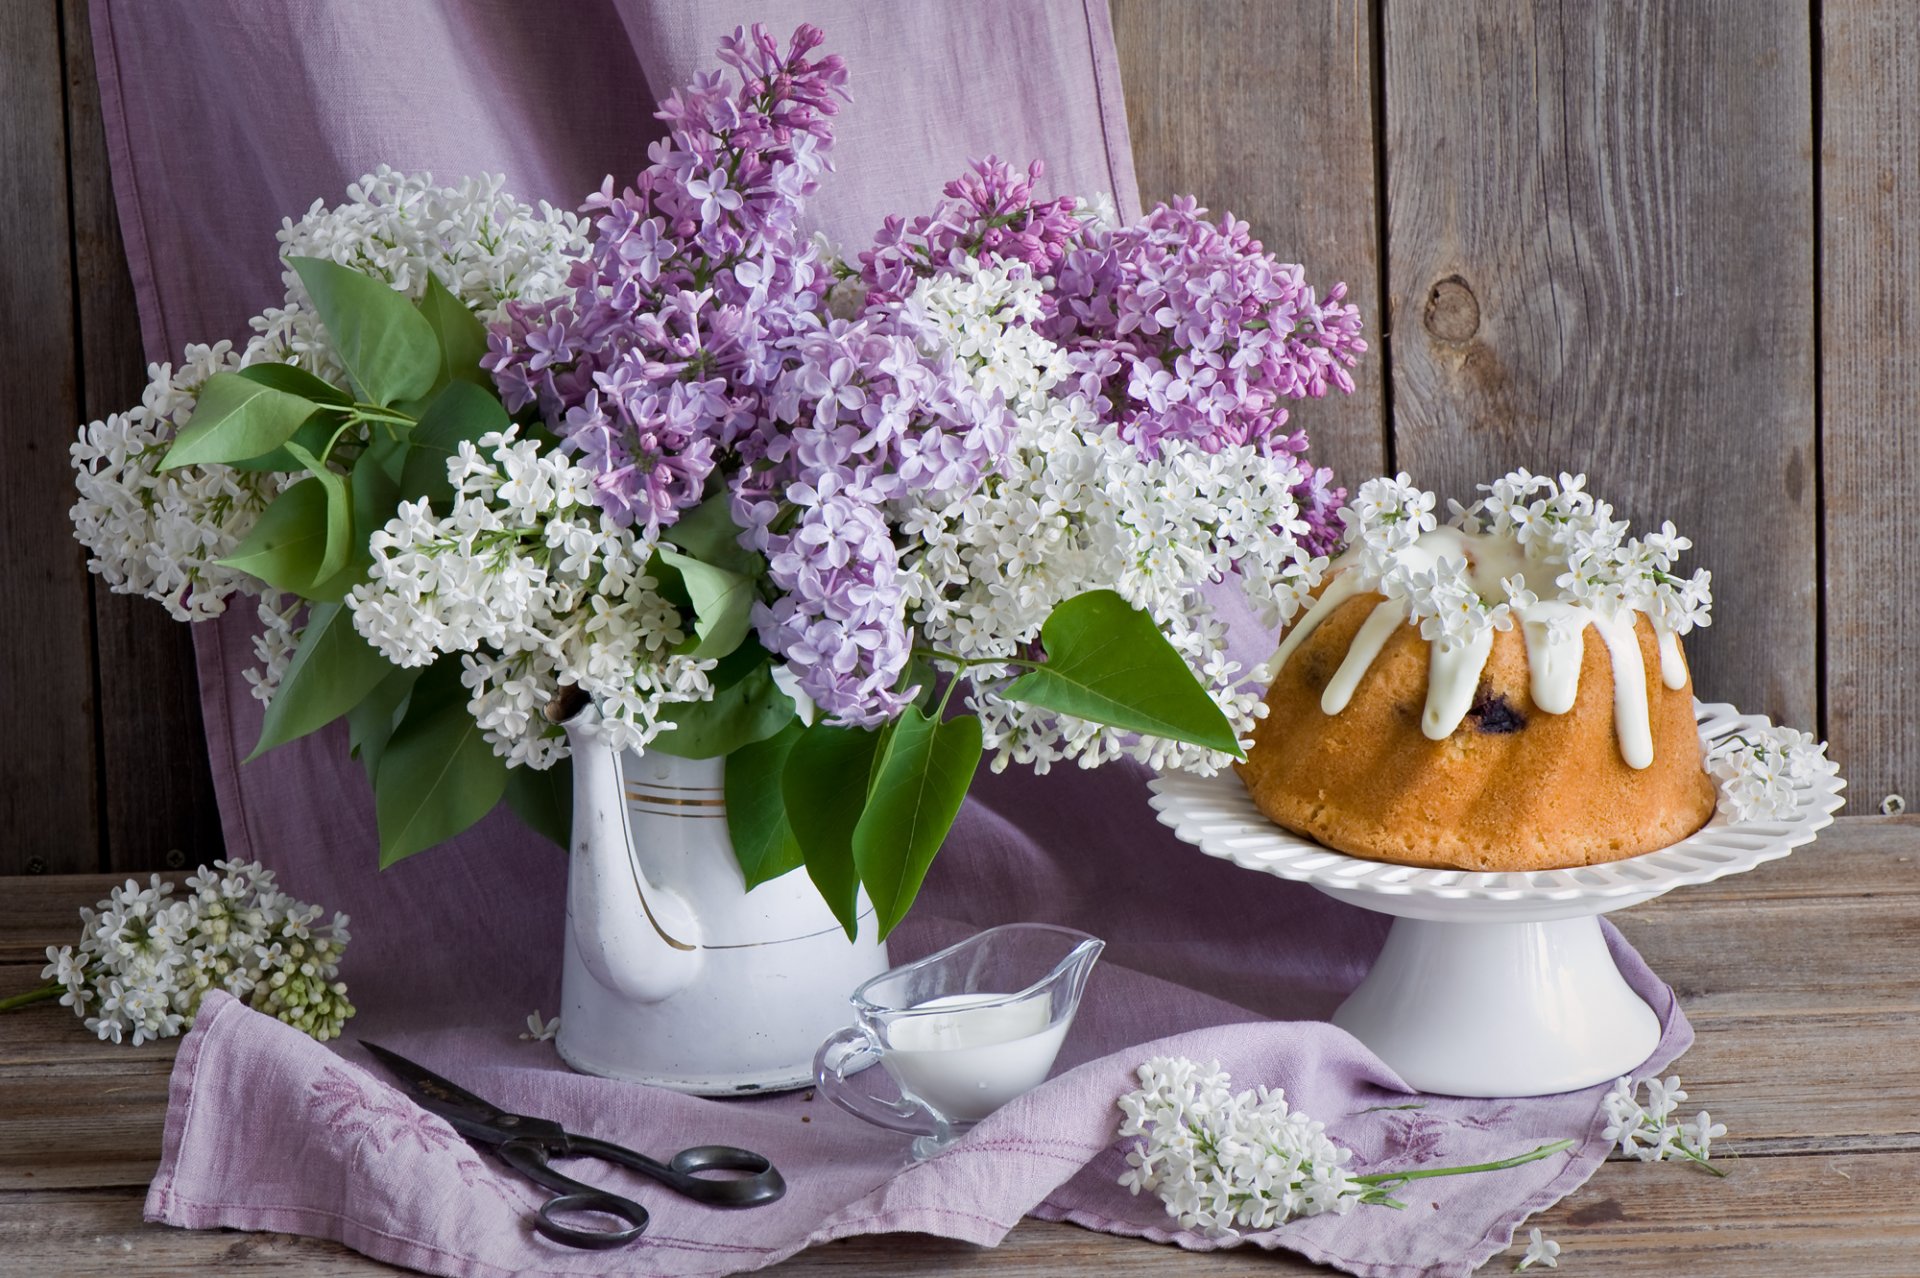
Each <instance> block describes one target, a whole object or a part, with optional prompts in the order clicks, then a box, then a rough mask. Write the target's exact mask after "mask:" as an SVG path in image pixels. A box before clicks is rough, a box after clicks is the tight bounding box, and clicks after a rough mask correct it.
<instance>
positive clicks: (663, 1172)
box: [550, 1136, 787, 1207]
mask: <svg viewBox="0 0 1920 1278" xmlns="http://www.w3.org/2000/svg"><path fill="white" fill-rule="evenodd" d="M567 1153H569V1154H571V1155H573V1156H575V1157H586V1158H604V1159H605V1160H607V1161H608V1162H610V1163H618V1164H619V1165H620V1166H622V1167H629V1168H632V1169H633V1170H634V1171H637V1172H639V1173H640V1174H641V1175H643V1176H651V1177H653V1179H655V1180H657V1181H659V1182H660V1183H661V1184H663V1185H665V1186H666V1187H667V1188H669V1189H671V1190H673V1192H674V1193H676V1194H679V1195H680V1196H681V1197H683V1198H691V1199H693V1201H695V1202H697V1203H705V1204H706V1205H707V1206H709V1207H764V1206H765V1205H766V1204H768V1203H770V1202H774V1201H775V1200H777V1199H778V1198H780V1196H781V1195H783V1194H785V1193H786V1192H787V1182H786V1181H785V1180H784V1179H783V1178H782V1177H781V1175H780V1172H779V1169H778V1168H776V1167H774V1165H773V1164H772V1163H771V1162H769V1161H767V1159H766V1158H765V1157H764V1156H762V1155H760V1154H756V1153H754V1152H753V1151H752V1150H750V1149H741V1148H740V1147H739V1146H737V1145H695V1146H694V1147H693V1148H691V1149H683V1150H681V1151H680V1152H679V1153H677V1154H675V1155H674V1156H673V1159H672V1161H670V1162H665V1163H662V1162H659V1161H657V1160H655V1159H652V1158H648V1157H647V1156H646V1155H645V1154H642V1153H637V1152H635V1151H634V1150H631V1149H628V1148H627V1147H626V1146H624V1145H616V1144H614V1143H613V1142H612V1141H608V1140H600V1139H598V1138H597V1137H593V1136H571V1137H569V1138H568V1139H567ZM702 1172H745V1173H746V1175H744V1176H703V1175H701V1174H700V1173H702ZM550 1188H561V1187H560V1186H550Z"/></svg>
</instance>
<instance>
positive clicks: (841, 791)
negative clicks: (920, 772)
mask: <svg viewBox="0 0 1920 1278" xmlns="http://www.w3.org/2000/svg"><path fill="white" fill-rule="evenodd" d="M879 744H880V734H879V733H877V732H872V731H869V730H868V729H865V728H841V727H834V726H832V725H830V724H826V723H815V724H814V725H813V726H812V727H810V728H808V729H806V731H804V732H803V733H801V735H800V738H799V739H798V740H797V741H795V742H794V743H793V749H792V751H791V752H790V753H789V754H788V755H787V767H786V771H785V772H784V773H782V774H781V777H780V792H781V795H782V797H783V798H784V799H785V800H786V808H787V820H788V822H790V823H791V825H792V827H793V835H794V838H795V839H797V840H798V841H799V843H800V852H801V855H802V856H803V857H804V858H805V864H806V867H807V877H808V878H810V879H812V880H813V884H814V886H815V887H817V888H819V889H820V895H821V896H822V897H824V898H826V902H827V906H828V908H829V909H831V910H832V911H833V916H834V917H835V918H836V919H838V920H840V926H841V927H843V928H845V929H846V932H847V937H848V939H849V940H851V939H852V938H853V937H854V935H855V934H856V932H857V931H858V930H859V925H860V921H859V902H860V872H859V869H858V867H856V866H855V865H854V861H853V832H854V828H855V827H856V826H857V825H859V823H860V814H861V813H862V812H863V811H865V810H866V806H867V779H868V777H869V776H870V775H871V773H872V771H873V762H874V755H875V753H876V751H877V750H878V747H879Z"/></svg>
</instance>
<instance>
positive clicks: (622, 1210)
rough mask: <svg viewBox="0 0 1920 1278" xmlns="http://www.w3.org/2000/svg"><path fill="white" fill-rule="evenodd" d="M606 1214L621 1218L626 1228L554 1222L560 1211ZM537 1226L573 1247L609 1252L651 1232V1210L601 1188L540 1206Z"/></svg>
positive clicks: (550, 1235)
mask: <svg viewBox="0 0 1920 1278" xmlns="http://www.w3.org/2000/svg"><path fill="white" fill-rule="evenodd" d="M582 1211H595V1212H604V1213H605V1214H607V1215H609V1216H617V1217H619V1218H620V1219H621V1220H624V1221H626V1222H627V1227H626V1228H625V1229H582V1228H580V1227H578V1226H574V1225H568V1224H565V1223H563V1222H561V1221H559V1220H556V1219H554V1216H555V1214H556V1213H559V1212H582ZM533 1227H534V1228H535V1229H537V1230H539V1231H540V1232H541V1233H542V1234H545V1235H546V1236H547V1237H548V1238H551V1239H553V1240H554V1241H555V1242H558V1243H565V1244H566V1245H567V1246H569V1247H583V1248H585V1249H587V1250H588V1251H605V1250H607V1249H608V1248H610V1247H624V1246H626V1245H627V1244H628V1243H630V1242H632V1241H633V1240H634V1239H636V1238H638V1237H639V1236H640V1235H641V1234H643V1233H645V1232H646V1231H647V1209H646V1208H645V1207H642V1206H641V1205H640V1204H639V1203H636V1202H634V1201H633V1200H632V1199H631V1198H622V1197H621V1196H620V1195H618V1194H609V1193H607V1192H606V1191H605V1190H601V1189H588V1190H583V1191H582V1192H580V1193H577V1194H560V1195H557V1196H555V1197H553V1198H549V1199H547V1201H546V1202H544V1203H542V1204H540V1210H539V1211H538V1212H536V1213H535V1214H534V1219H533Z"/></svg>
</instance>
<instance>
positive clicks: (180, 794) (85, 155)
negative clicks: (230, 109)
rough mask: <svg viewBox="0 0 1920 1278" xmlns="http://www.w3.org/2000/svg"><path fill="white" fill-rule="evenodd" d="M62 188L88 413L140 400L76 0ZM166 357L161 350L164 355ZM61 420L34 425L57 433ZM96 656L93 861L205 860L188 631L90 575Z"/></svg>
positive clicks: (205, 781)
mask: <svg viewBox="0 0 1920 1278" xmlns="http://www.w3.org/2000/svg"><path fill="white" fill-rule="evenodd" d="M61 22H62V27H63V30H64V34H65V54H66V67H65V71H66V86H67V94H66V108H67V110H66V124H67V140H68V151H69V158H70V160H71V165H72V193H73V276H74V305H75V308H76V315H77V320H78V335H79V349H78V356H79V369H80V402H79V413H78V414H77V416H76V418H75V420H76V421H92V420H94V419H96V418H101V417H105V416H106V415H107V414H108V413H114V412H119V411H121V410H122V409H125V408H127V407H129V406H131V405H134V404H138V403H139V402H140V393H141V391H142V389H143V388H144V387H145V386H146V376H145V370H146V364H147V361H146V359H145V358H144V357H143V354H142V352H141V349H140V317H139V314H138V312H137V311H136V310H135V307H134V298H133V280H132V277H131V275H130V274H129V273H128V270H127V255H126V250H125V248H124V247H123V246H122V245H121V242H120V224H119V218H118V216H117V214H116V212H115V206H114V198H113V185H112V179H111V176H110V174H109V171H108V167H107V139H106V131H105V127H104V125H103V124H102V121H101V118H100V82H99V80H98V79H97V78H96V77H95V75H94V67H93V33H92V29H91V27H90V26H89V24H88V22H87V0H61ZM163 358H167V359H177V358H178V356H177V354H176V353H174V352H168V353H167V354H165V355H164V356H163ZM61 425H62V424H61V423H56V422H49V423H46V428H47V432H48V434H49V436H50V437H51V438H61V437H62V436H61V435H60V427H61ZM93 623H94V648H95V655H96V659H97V661H98V663H99V689H100V702H99V720H100V768H101V775H100V784H101V786H102V789H103V796H102V797H103V799H104V804H103V807H104V812H103V821H104V823H105V829H104V831H103V835H104V837H103V839H102V842H103V844H104V853H105V857H104V861H103V863H102V867H101V868H103V869H159V868H160V867H162V866H169V865H183V864H184V865H191V864H195V863H196V862H205V861H211V860H214V859H216V858H217V857H218V856H219V855H220V851H221V839H220V814H219V810H218V808H217V807H216V806H215V803H214V797H213V774H212V771H211V769H210V768H209V767H208V763H207V744H206V733H205V731H204V730H203V728H202V727H201V723H200V696H199V684H198V682H197V680H196V677H195V674H194V664H193V634H192V631H191V630H190V629H189V628H188V627H186V626H183V625H181V624H180V623H179V622H176V621H174V620H173V619H172V618H171V617H169V616H167V614H166V612H165V610H163V609H162V608H161V607H160V606H159V605H157V604H155V603H152V602H150V601H148V600H145V599H137V598H131V597H129V596H125V595H116V594H114V593H112V592H111V591H110V590H109V589H108V588H107V586H106V583H104V582H102V581H100V580H99V579H97V578H95V579H93Z"/></svg>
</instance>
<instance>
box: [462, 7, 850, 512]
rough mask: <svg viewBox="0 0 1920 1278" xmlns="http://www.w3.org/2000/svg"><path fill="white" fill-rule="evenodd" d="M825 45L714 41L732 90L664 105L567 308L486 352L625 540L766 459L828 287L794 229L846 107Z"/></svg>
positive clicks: (600, 203) (713, 82) (745, 38)
mask: <svg viewBox="0 0 1920 1278" xmlns="http://www.w3.org/2000/svg"><path fill="white" fill-rule="evenodd" d="M822 39H823V37H822V35H821V33H820V31H819V30H818V28H815V27H812V26H801V27H800V28H799V29H798V30H796V31H795V32H794V34H793V38H792V40H791V41H790V42H789V44H788V46H787V48H786V50H785V51H784V52H783V51H782V50H781V49H780V47H779V45H778V43H777V42H776V41H775V40H774V39H773V37H772V36H771V35H769V34H768V32H767V31H766V29H765V28H764V27H760V26H755V27H753V28H752V29H751V30H748V29H746V28H739V29H736V30H735V31H734V33H733V34H732V35H731V36H729V37H727V38H726V39H725V40H723V41H721V44H720V49H719V57H720V60H721V62H723V63H724V64H725V65H726V66H727V67H729V68H731V69H732V71H733V75H732V76H731V77H729V76H728V75H727V74H726V73H725V72H717V71H716V72H704V73H701V74H700V75H698V76H696V77H695V79H694V81H693V83H692V84H691V85H689V86H688V87H686V88H685V89H682V90H680V91H678V92H675V93H674V94H672V95H671V96H670V97H668V99H667V101H666V102H665V104H664V105H662V107H661V109H660V112H659V118H660V119H661V120H663V121H665V122H666V124H667V127H668V136H667V137H665V138H664V139H662V140H661V141H659V142H657V143H655V144H654V146H653V147H652V148H651V150H650V151H649V153H648V154H649V158H650V159H651V161H652V162H651V163H650V164H649V165H648V166H647V168H646V169H644V170H642V171H641V173H640V175H639V176H638V177H637V178H636V179H635V181H634V184H633V185H632V186H630V187H627V188H626V189H625V190H624V191H621V192H620V193H618V194H616V193H615V191H614V185H613V179H612V178H608V179H607V181H606V182H605V183H604V184H603V185H602V187H601V189H600V191H599V192H598V193H597V194H595V195H594V196H592V197H590V198H589V199H588V200H587V202H586V203H585V205H584V206H583V208H582V211H583V212H585V213H588V214H590V215H592V216H593V217H594V238H593V243H592V245H591V247H590V249H589V251H588V255H587V256H586V257H585V258H584V259H582V260H581V261H580V262H578V263H576V264H575V266H574V270H573V274H572V276H571V277H570V278H569V280H568V284H569V287H570V288H571V289H572V292H571V294H570V295H569V296H566V297H563V298H559V299H556V300H553V301H550V302H547V303H544V304H540V305H518V304H516V305H513V306H510V307H509V308H508V314H507V317H506V319H505V320H504V321H503V322H502V323H501V324H500V325H498V326H497V327H496V328H495V330H494V332H493V334H492V336H491V339H490V352H489V354H488V356H487V357H486V359H485V361H484V363H485V365H486V367H487V368H488V369H489V370H491V371H492V373H493V375H494V380H495V382H496V383H497V385H498V386H499V388H500V393H501V396H502V398H503V399H504V400H505V402H506V404H507V407H508V408H509V409H510V410H513V411H516V412H517V411H519V410H520V409H521V408H524V407H526V406H527V405H529V404H531V405H534V406H535V408H536V409H537V411H538V412H539V413H540V415H541V417H542V418H543V419H544V420H545V421H546V423H547V425H548V426H549V427H551V428H552V429H553V430H554V431H555V433H557V434H559V435H560V436H561V437H562V439H563V440H565V441H566V443H567V444H568V446H570V447H571V448H573V449H574V450H575V451H576V452H577V453H578V454H579V456H580V458H581V462H582V465H584V466H585V467H587V468H588V469H589V470H591V471H592V472H593V474H594V491H595V496H596V499H597V500H598V501H599V503H600V505H601V506H602V508H603V509H605V510H606V511H607V512H608V514H610V515H611V516H612V517H613V518H614V519H615V520H616V521H618V522H620V523H621V524H629V525H630V524H641V525H644V526H645V527H646V528H647V530H648V531H649V532H650V533H652V532H657V531H658V530H659V529H660V528H661V527H663V526H665V525H668V524H671V523H673V522H674V520H676V519H677V518H678V517H679V513H680V511H682V510H684V509H686V508H687V507H689V506H691V505H693V504H695V503H697V502H698V501H699V500H700V499H701V496H702V492H703V484H704V481H705V480H706V477H707V476H708V474H709V473H710V472H711V471H712V470H713V468H714V467H715V465H716V464H717V462H718V460H719V458H720V455H721V454H722V453H723V452H724V451H726V450H732V451H733V452H734V453H735V454H737V455H738V456H739V457H741V458H742V459H744V460H745V461H746V462H748V463H752V462H754V461H756V460H758V459H759V458H760V457H762V456H764V455H765V454H766V452H767V451H768V449H769V448H770V447H771V446H772V439H771V435H772V429H771V427H772V423H771V419H770V418H769V417H768V415H767V413H766V412H765V409H764V404H763V400H762V392H764V390H765V388H766V387H768V386H769V385H771V384H772V383H773V382H774V381H775V380H776V379H777V378H778V377H779V375H780V374H781V372H782V371H783V370H784V369H785V367H786V365H787V362H788V357H787V356H786V354H785V351H784V345H783V344H784V343H785V342H786V341H787V340H788V339H789V338H791V337H792V336H793V335H794V334H796V333H799V332H804V331H806V330H807V329H809V328H811V327H814V326H815V325H816V324H817V319H816V316H817V314H818V312H819V311H820V309H821V304H820V294H821V292H822V290H823V289H824V288H825V287H826V286H827V284H828V283H829V282H830V281H828V280H827V278H826V275H825V272H824V271H823V270H822V268H821V266H820V263H819V261H818V258H817V255H816V254H815V252H814V250H813V248H812V246H811V245H810V244H809V243H807V241H806V240H805V239H804V238H803V237H802V235H801V233H800V230H799V214H800V210H801V208H802V206H803V204H804V202H805V200H806V198H807V197H808V196H809V195H811V194H812V193H813V191H814V190H815V188H816V187H817V186H818V185H819V180H820V176H821V174H822V173H823V172H825V170H826V169H827V167H828V162H827V154H828V152H829V151H830V150H831V148H832V145H833V127H832V121H833V117H834V114H835V113H836V111H837V110H838V108H839V102H840V101H841V100H844V99H845V97H846V92H845V84H846V67H845V64H844V63H843V62H842V61H841V60H840V58H839V57H838V56H837V55H827V56H824V57H819V58H813V59H810V58H809V56H808V55H809V54H810V53H811V52H812V51H813V50H814V49H815V48H816V47H817V46H818V45H819V44H820V42H821V40H822Z"/></svg>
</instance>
